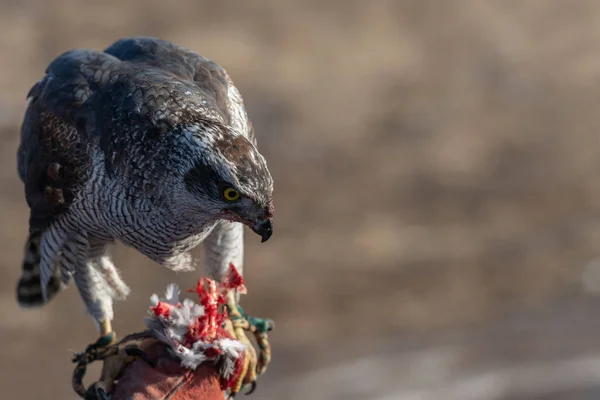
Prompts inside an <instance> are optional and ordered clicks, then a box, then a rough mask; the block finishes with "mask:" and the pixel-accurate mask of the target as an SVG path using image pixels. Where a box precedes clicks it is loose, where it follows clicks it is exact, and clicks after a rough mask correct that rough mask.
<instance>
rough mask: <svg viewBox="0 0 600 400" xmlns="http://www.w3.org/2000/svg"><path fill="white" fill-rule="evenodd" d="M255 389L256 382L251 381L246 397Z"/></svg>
mask: <svg viewBox="0 0 600 400" xmlns="http://www.w3.org/2000/svg"><path fill="white" fill-rule="evenodd" d="M255 389H256V381H252V382H251V383H250V389H249V390H248V391H247V392H246V396H248V395H249V394H252V393H253V392H254V390H255Z"/></svg>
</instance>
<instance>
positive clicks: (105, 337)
mask: <svg viewBox="0 0 600 400" xmlns="http://www.w3.org/2000/svg"><path fill="white" fill-rule="evenodd" d="M98 325H99V331H100V338H99V339H98V341H97V342H96V343H97V344H100V343H102V344H103V345H104V346H110V345H112V344H114V343H115V342H116V339H117V335H116V333H115V332H114V331H113V330H112V323H111V322H110V320H109V319H105V320H103V321H100V323H99V324H98Z"/></svg>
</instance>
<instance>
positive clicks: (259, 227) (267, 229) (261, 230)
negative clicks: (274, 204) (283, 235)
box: [250, 218, 273, 243]
mask: <svg viewBox="0 0 600 400" xmlns="http://www.w3.org/2000/svg"><path fill="white" fill-rule="evenodd" d="M250 229H252V230H253V231H254V233H256V234H257V235H260V237H261V240H260V242H261V243H264V242H266V241H267V240H269V238H270V237H271V235H273V220H272V219H271V218H267V219H263V220H258V221H257V223H255V224H252V225H250Z"/></svg>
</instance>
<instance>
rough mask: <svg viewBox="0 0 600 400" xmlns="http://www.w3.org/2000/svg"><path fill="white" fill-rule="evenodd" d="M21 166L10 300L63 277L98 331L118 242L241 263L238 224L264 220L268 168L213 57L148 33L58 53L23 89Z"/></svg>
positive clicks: (258, 229) (182, 264)
mask: <svg viewBox="0 0 600 400" xmlns="http://www.w3.org/2000/svg"><path fill="white" fill-rule="evenodd" d="M28 104H29V105H28V108H27V111H26V113H25V117H24V121H23V124H22V129H21V142H20V146H19V149H18V173H19V176H20V178H21V180H22V181H23V183H24V186H25V196H26V199H27V203H28V205H29V208H30V219H29V238H28V240H27V244H26V247H25V257H24V261H23V267H22V276H21V279H20V280H19V282H18V287H17V299H18V302H19V304H20V305H21V306H23V307H33V306H41V305H43V304H45V303H47V302H48V301H49V300H50V299H51V298H52V297H53V296H55V295H56V294H57V293H58V292H59V291H60V290H61V289H62V288H63V287H65V286H66V285H67V283H68V282H69V281H70V280H71V278H72V279H73V280H74V282H75V285H76V286H77V288H78V290H79V293H80V295H81V298H82V299H83V301H84V303H85V305H86V307H87V310H88V311H89V313H90V314H91V315H92V317H93V319H94V321H95V322H96V325H97V328H98V329H99V331H100V334H101V335H102V336H109V335H111V333H112V328H111V320H112V319H113V300H114V299H121V298H125V297H126V296H127V295H128V293H129V288H128V287H127V285H126V284H125V283H124V282H123V281H122V279H121V277H120V275H119V273H118V271H117V270H116V269H115V266H114V265H113V263H112V261H111V258H110V257H109V255H108V253H107V249H108V247H109V245H111V244H112V243H114V242H115V241H120V242H122V243H124V244H125V245H127V246H131V247H133V248H135V249H136V250H138V251H139V252H141V253H142V254H144V255H146V256H147V257H149V258H150V259H152V260H154V261H155V262H157V263H158V264H160V265H162V266H165V267H167V268H169V269H172V270H176V271H181V270H190V269H192V268H194V260H193V258H192V256H191V255H190V250H191V249H192V248H194V247H196V246H197V245H199V244H200V243H204V246H205V262H204V264H205V265H204V267H205V272H206V274H207V275H208V276H209V277H211V278H213V279H216V280H221V278H222V277H223V276H224V275H225V274H226V273H227V271H228V269H229V265H230V263H232V264H234V265H235V267H237V269H238V271H242V262H243V260H242V258H243V250H244V243H243V231H244V225H246V226H248V227H249V228H250V229H251V230H252V231H254V232H255V233H257V234H258V235H260V237H261V238H262V241H263V242H264V241H266V240H268V239H269V237H270V236H271V234H272V232H273V224H272V218H273V212H274V206H273V179H272V177H271V174H270V172H269V169H268V168H267V164H266V161H265V158H264V157H263V156H262V155H261V153H260V152H259V151H258V149H257V143H256V137H255V135H254V133H253V129H252V125H251V122H250V120H249V119H248V116H247V114H246V110H245V108H244V103H243V100H242V97H241V95H240V92H239V91H238V89H237V88H236V87H235V86H234V84H233V82H232V81H231V79H230V77H229V75H228V74H227V72H226V71H225V70H224V69H223V68H222V67H220V66H219V65H218V64H216V63H215V62H213V61H210V60H208V59H206V58H204V57H202V56H200V55H198V54H197V53H195V52H193V51H190V50H187V49H184V48H182V47H179V46H177V45H175V44H172V43H170V42H167V41H164V40H159V39H156V38H150V37H134V38H126V39H121V40H119V41H117V42H115V43H114V44H112V45H111V46H109V47H108V48H107V49H105V50H104V51H102V52H99V51H92V50H82V49H76V50H71V51H68V52H66V53H64V54H62V55H60V56H58V57H57V58H56V59H55V60H54V61H52V62H51V63H50V65H49V66H48V68H47V69H46V76H44V77H43V78H42V79H41V80H40V81H39V82H37V83H36V84H35V85H34V86H33V88H32V89H31V91H30V92H29V95H28Z"/></svg>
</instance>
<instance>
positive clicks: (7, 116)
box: [0, 0, 600, 400]
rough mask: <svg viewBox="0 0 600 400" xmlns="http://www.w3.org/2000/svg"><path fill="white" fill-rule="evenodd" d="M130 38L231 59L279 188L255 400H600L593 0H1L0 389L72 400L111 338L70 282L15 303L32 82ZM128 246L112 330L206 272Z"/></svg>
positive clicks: (264, 282)
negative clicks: (100, 338) (166, 266)
mask: <svg viewBox="0 0 600 400" xmlns="http://www.w3.org/2000/svg"><path fill="white" fill-rule="evenodd" d="M131 35H149V36H157V37H161V38H163V39H167V40H171V41H173V42H175V43H177V44H180V45H182V46H184V47H188V48H191V49H193V50H195V51H197V52H199V53H200V54H202V55H204V56H207V57H209V58H211V59H213V60H215V61H217V62H218V63H220V64H221V65H222V66H224V67H225V68H226V69H227V70H228V71H229V73H230V74H231V75H232V77H233V79H234V81H235V82H236V84H237V85H238V87H239V88H240V90H241V92H242V94H243V96H244V98H245V101H246V105H247V108H248V110H249V114H250V117H251V118H252V120H253V121H254V125H255V128H256V131H257V134H258V136H259V142H260V143H259V144H260V147H261V149H262V151H263V153H264V154H265V155H266V157H267V159H268V161H269V165H270V167H271V171H272V173H273V175H274V178H275V180H276V195H275V196H276V199H275V201H276V208H277V211H276V230H275V235H274V237H273V238H272V239H271V241H269V242H268V243H267V244H264V245H260V244H259V240H258V238H257V237H256V236H255V235H248V236H247V243H248V250H247V257H246V271H247V283H248V287H249V295H248V296H246V297H245V298H244V300H243V302H244V303H243V304H244V306H245V308H246V310H247V311H248V312H250V313H251V314H253V315H256V316H270V317H273V318H274V319H275V320H276V322H277V329H276V331H275V332H274V333H273V335H272V345H273V352H274V359H273V363H272V366H271V367H270V369H269V371H268V373H267V374H266V375H265V376H264V377H263V378H262V379H261V380H260V381H259V386H258V389H257V391H256V392H255V394H254V395H253V396H252V398H253V399H294V400H295V399H378V400H384V399H385V400H388V399H400V400H422V399H424V400H437V399H442V400H446V399H456V400H467V399H474V400H479V399H483V400H488V399H491V400H496V399H522V400H525V399H528V400H532V399H538V400H540V399H545V400H550V399H570V400H573V399H578V400H581V399H598V398H600V340H599V339H598V336H599V331H600V318H599V317H600V300H599V299H598V297H596V296H594V295H589V294H590V293H592V294H593V293H595V291H596V290H597V289H598V288H600V266H599V265H600V261H597V258H598V257H599V256H600V146H598V135H599V129H600V90H599V89H600V2H597V1H594V0H589V1H579V0H572V1H568V2H567V1H561V0H554V1H536V0H530V1H529V0H526V1H523V0H498V1H483V0H482V1H468V0H453V1H441V0H440V1H424V0H388V1H385V0H362V1H361V0H336V1H317V0H315V1H285V0H272V1H262V0H261V1H258V0H257V1H234V0H231V1H224V0H203V1H199V0H181V1H177V2H168V1H164V0H161V1H158V0H156V1H155V0H144V1H112V0H111V1H104V2H81V1H77V0H53V1H48V0H46V1H42V0H37V1H36V0H21V1H17V0H14V1H10V0H0V89H1V90H0V140H1V145H0V151H1V153H0V155H1V158H0V167H1V168H0V188H1V192H0V204H1V206H2V207H0V221H1V223H0V239H1V240H0V249H1V251H2V254H3V257H2V259H1V260H0V265H1V269H0V274H1V280H0V300H1V301H0V340H1V342H0V343H1V344H0V388H2V389H1V390H2V396H0V397H2V398H7V399H8V398H19V399H73V398H75V396H74V394H73V393H72V392H71V389H70V374H71V371H72V365H71V363H70V361H69V360H70V356H71V354H70V351H71V350H82V349H83V348H84V347H85V345H86V344H87V343H88V342H90V341H91V340H93V339H95V336H96V332H95V330H94V327H93V324H92V320H91V319H90V318H89V317H87V316H86V315H85V313H84V310H83V304H82V303H81V302H80V300H79V297H78V294H77V293H76V291H75V289H74V288H73V287H70V288H69V289H68V290H67V291H66V292H64V293H63V294H61V295H60V296H59V297H58V298H57V299H56V300H55V301H53V302H52V303H51V304H50V305H48V306H47V307H45V308H44V309H40V310H29V311H21V310H19V309H18V307H17V305H16V302H15V293H14V289H15V285H16V281H17V279H18V276H19V273H20V263H21V257H22V246H23V241H24V238H25V234H26V231H27V225H26V223H27V209H26V204H25V201H24V196H23V188H22V185H21V183H20V182H19V180H18V178H17V175H16V161H15V152H16V148H17V146H18V131H19V126H20V123H21V118H22V114H23V111H24V108H25V95H26V94H27V92H28V90H29V88H30V87H31V85H32V84H33V83H34V82H35V81H37V80H38V79H39V78H41V77H42V76H43V71H44V69H45V67H46V66H47V64H48V63H49V62H50V61H51V60H52V59H53V58H54V57H55V56H57V55H58V54H60V53H62V52H63V51H66V50H68V49H71V48H73V47H85V48H94V49H98V50H101V49H103V48H105V47H107V46H108V45H109V44H110V43H112V42H113V41H115V40H116V39H118V38H121V37H125V36H131ZM199 251H200V250H199ZM115 257H116V259H117V265H118V266H119V267H121V269H122V270H123V273H124V276H125V278H126V280H127V282H128V283H129V284H130V286H131V287H132V289H133V294H132V295H131V297H130V300H129V301H127V302H125V303H118V304H117V306H116V322H115V325H116V331H117V333H121V334H125V333H127V332H131V331H134V330H138V329H140V328H141V327H142V318H143V317H144V315H145V312H146V308H147V306H148V298H149V296H150V295H151V294H152V293H155V292H162V291H163V290H164V287H165V286H166V284H167V283H168V282H171V281H176V282H178V283H180V284H181V285H183V286H186V287H187V286H191V285H193V284H194V282H195V280H196V278H197V274H194V273H188V274H178V275H175V274H174V273H172V272H170V271H166V270H163V269H161V268H160V267H159V266H157V265H155V264H152V263H151V262H150V261H148V260H146V259H145V258H143V257H142V256H140V255H139V254H136V253H134V252H133V251H131V250H130V249H126V248H124V247H122V246H120V247H118V248H117V249H116V250H115ZM586 288H587V289H589V290H585V289H586Z"/></svg>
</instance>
